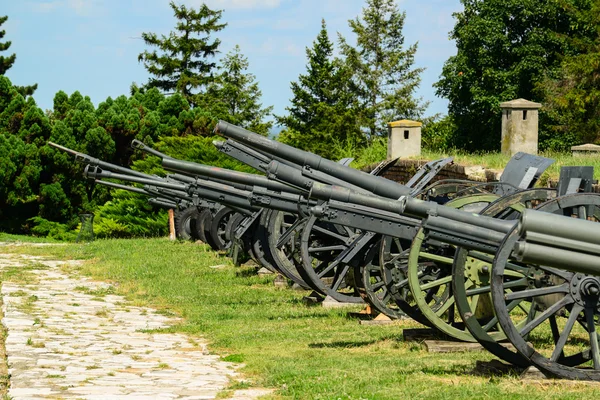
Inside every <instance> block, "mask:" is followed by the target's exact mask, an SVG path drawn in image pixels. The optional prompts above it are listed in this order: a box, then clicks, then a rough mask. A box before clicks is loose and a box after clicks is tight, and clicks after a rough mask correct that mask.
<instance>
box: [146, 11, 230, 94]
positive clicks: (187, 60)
mask: <svg viewBox="0 0 600 400" xmlns="http://www.w3.org/2000/svg"><path fill="white" fill-rule="evenodd" d="M169 5H170V6H171V8H172V9H173V13H174V14H175V18H176V19H177V25H176V26H175V30H176V31H175V32H170V33H169V35H168V36H165V35H161V36H160V37H159V36H158V35H156V34H155V33H142V39H143V40H144V43H145V44H146V45H148V46H151V47H156V48H158V50H160V51H161V53H160V54H159V53H158V52H157V51H156V50H153V51H148V50H145V51H144V52H143V53H141V54H140V55H139V56H138V61H140V62H143V63H144V66H145V67H146V69H147V70H148V72H149V73H150V75H152V77H151V78H150V81H149V82H148V83H147V85H146V86H147V87H148V88H158V89H160V90H162V91H164V92H167V93H173V92H177V93H181V94H182V95H183V97H184V98H185V99H186V100H188V101H189V102H191V103H194V97H195V96H196V95H197V94H198V92H197V90H198V89H200V90H201V89H204V88H205V87H206V86H207V85H208V84H210V83H211V81H212V71H213V69H214V68H215V67H216V63H215V62H214V61H210V58H211V57H214V56H215V55H216V54H217V53H218V52H219V50H218V49H219V45H220V43H221V41H220V40H219V39H214V40H213V39H211V37H210V35H211V34H212V33H214V32H218V31H220V30H221V29H223V28H224V27H225V26H226V24H220V23H219V19H220V18H221V14H222V12H223V11H213V10H211V9H210V8H208V6H207V5H206V4H204V3H202V4H201V5H200V7H199V9H198V10H194V9H193V8H190V9H188V8H187V7H186V6H185V5H180V6H178V5H177V4H175V2H173V1H171V2H170V3H169Z"/></svg>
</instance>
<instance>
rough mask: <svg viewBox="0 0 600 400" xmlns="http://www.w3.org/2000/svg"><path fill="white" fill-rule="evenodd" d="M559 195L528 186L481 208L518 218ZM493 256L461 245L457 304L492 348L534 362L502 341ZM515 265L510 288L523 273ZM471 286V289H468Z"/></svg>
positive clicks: (508, 357) (472, 330) (492, 214)
mask: <svg viewBox="0 0 600 400" xmlns="http://www.w3.org/2000/svg"><path fill="white" fill-rule="evenodd" d="M555 196H556V190H555V189H546V188H540V189H528V190H523V191H520V192H517V193H514V194H512V195H508V196H504V197H501V198H500V199H498V200H496V201H495V202H493V203H491V204H490V205H489V206H487V207H486V208H485V209H483V210H482V211H481V215H486V216H490V217H494V218H503V219H515V218H517V217H518V216H519V215H520V214H521V212H522V211H523V209H525V208H535V207H536V206H538V205H540V204H542V203H545V202H547V201H548V200H551V199H552V198H554V197H555ZM492 261H493V256H491V255H489V254H482V253H479V252H475V251H467V250H465V249H458V251H457V252H456V255H455V256H454V264H453V266H452V275H453V277H454V278H453V279H452V289H453V293H454V296H455V299H456V308H457V309H458V312H459V314H460V316H461V318H462V321H463V322H464V323H465V326H466V327H467V329H468V330H469V332H470V333H471V335H473V337H474V338H475V339H476V340H477V341H478V342H479V343H481V345H482V346H483V347H484V348H486V349H487V350H488V351H489V352H491V353H492V354H494V355H496V356H497V357H500V358H501V359H503V360H505V361H507V362H510V363H511V364H513V365H518V366H521V367H526V366H528V365H529V364H530V362H529V360H527V359H525V358H524V357H523V356H521V355H520V354H519V353H518V352H516V351H513V350H511V349H510V348H507V347H506V346H503V345H502V344H500V343H499V340H503V339H505V338H506V337H505V335H504V332H503V331H502V329H501V328H500V326H499V324H498V319H497V317H496V316H495V313H494V312H493V309H490V307H492V305H491V285H490V276H491V269H492ZM506 268H507V270H508V269H511V272H510V274H511V280H512V284H511V285H510V290H511V291H515V290H517V288H518V286H519V285H520V286H521V287H523V285H524V284H525V283H524V282H523V281H521V282H522V283H519V280H518V279H517V278H518V277H523V275H522V271H521V270H520V268H519V267H518V266H514V265H512V264H507V265H506ZM467 287H469V288H470V289H468V290H467ZM507 306H508V307H517V306H518V307H522V308H525V307H524V306H523V305H522V304H517V303H514V304H509V305H507Z"/></svg>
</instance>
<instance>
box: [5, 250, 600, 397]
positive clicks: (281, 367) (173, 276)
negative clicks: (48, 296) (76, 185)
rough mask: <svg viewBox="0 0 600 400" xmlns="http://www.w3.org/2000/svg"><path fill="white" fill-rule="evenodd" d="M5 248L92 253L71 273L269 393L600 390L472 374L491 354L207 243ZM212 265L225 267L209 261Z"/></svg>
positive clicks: (588, 393)
mask: <svg viewBox="0 0 600 400" xmlns="http://www.w3.org/2000/svg"><path fill="white" fill-rule="evenodd" d="M7 251H10V252H17V253H21V252H24V253H27V254H38V255H51V256H53V257H60V258H63V259H87V260H89V261H88V262H86V263H85V264H84V265H83V266H82V267H73V268H75V269H77V270H78V271H73V272H81V273H84V274H88V275H91V276H93V277H95V278H97V279H102V280H105V281H108V282H113V283H118V285H115V288H116V291H117V293H120V294H125V295H126V296H127V297H128V299H129V300H130V301H132V302H134V303H136V304H143V305H150V306H153V307H155V308H157V309H158V310H163V311H171V312H175V313H176V314H178V315H181V316H182V317H183V318H184V321H185V322H184V323H183V324H181V325H179V326H176V327H173V328H170V329H169V331H172V332H185V333H189V334H192V335H202V336H204V337H205V338H207V339H208V340H209V341H210V350H211V351H212V352H216V353H217V354H219V355H221V357H222V359H224V360H228V361H231V362H235V363H243V365H244V366H243V367H242V372H243V374H244V380H245V381H246V382H250V384H251V386H259V387H268V388H275V390H276V392H275V394H273V395H272V396H271V398H276V399H279V398H285V399H288V398H289V399H292V398H293V399H402V398H406V399H482V398H486V399H488V398H491V399H503V400H507V399H521V398H527V399H559V398H560V399H563V398H564V399H584V398H593V397H597V395H598V386H588V385H586V384H583V383H582V384H573V383H570V384H568V383H563V382H554V381H547V382H544V383H539V382H538V383H534V384H529V383H524V382H522V381H520V380H519V379H518V378H517V377H516V376H475V375H473V374H472V371H473V368H474V367H475V362H476V361H477V360H490V359H492V356H491V355H489V354H488V353H485V352H476V353H462V354H430V353H427V352H425V351H423V350H422V349H421V346H420V345H419V344H418V343H414V342H409V343H407V342H404V341H403V340H402V327H399V326H397V325H395V326H363V325H359V324H358V322H357V320H355V319H353V318H351V317H349V316H348V313H347V311H344V310H325V309H322V308H320V307H307V306H306V305H304V304H303V302H302V301H301V299H302V297H303V296H304V295H305V293H303V292H296V291H292V290H288V289H278V288H275V287H274V286H273V283H272V280H273V277H269V276H267V277H260V276H257V275H254V274H252V273H250V272H251V271H250V270H246V269H240V268H234V267H233V266H231V265H230V263H229V261H228V260H227V259H225V258H223V257H220V256H219V255H217V254H216V253H214V252H212V251H209V250H208V249H207V248H206V247H205V246H199V245H194V244H191V243H184V242H170V241H168V240H164V239H139V240H98V241H96V242H93V243H90V244H86V245H75V244H70V245H67V246H51V247H42V248H39V247H37V248H36V247H8V248H3V249H2V252H7ZM219 264H227V267H225V268H222V269H213V268H210V266H211V265H219ZM416 326H418V325H416V324H415V323H412V322H406V323H405V325H404V327H416ZM158 368H161V367H160V365H159V366H158ZM165 368H166V367H165ZM232 387H235V384H234V386H232Z"/></svg>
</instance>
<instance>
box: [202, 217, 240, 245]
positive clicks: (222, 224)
mask: <svg viewBox="0 0 600 400" xmlns="http://www.w3.org/2000/svg"><path fill="white" fill-rule="evenodd" d="M235 214H236V212H235V211H234V210H232V209H231V208H228V207H223V208H221V209H220V210H219V211H217V212H216V213H215V215H213V218H212V221H211V224H210V230H209V234H210V237H211V238H212V241H213V242H214V243H215V245H216V246H217V249H218V250H225V249H227V248H229V246H231V242H229V241H227V238H226V234H227V222H228V221H229V219H230V218H231V217H232V216H234V215H235ZM206 236H207V237H206V238H207V239H208V235H206Z"/></svg>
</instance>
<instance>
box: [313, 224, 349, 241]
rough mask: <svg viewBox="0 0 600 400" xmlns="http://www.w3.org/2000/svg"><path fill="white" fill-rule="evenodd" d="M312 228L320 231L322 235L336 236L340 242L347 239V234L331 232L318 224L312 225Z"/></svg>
mask: <svg viewBox="0 0 600 400" xmlns="http://www.w3.org/2000/svg"><path fill="white" fill-rule="evenodd" d="M312 229H313V231H317V232H320V233H322V234H324V235H327V236H331V237H333V238H336V239H338V240H340V241H342V242H345V241H346V240H348V236H342V235H340V234H339V233H335V232H332V231H330V230H329V229H325V228H323V227H320V226H318V225H313V227H312Z"/></svg>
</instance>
